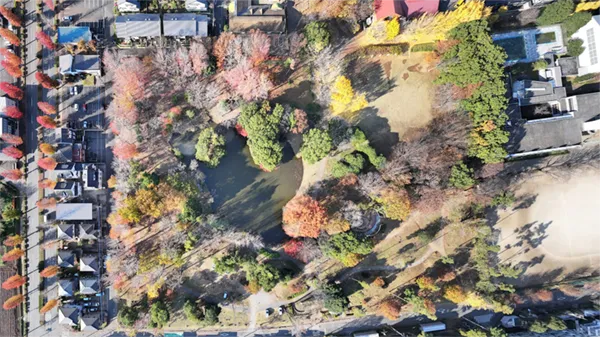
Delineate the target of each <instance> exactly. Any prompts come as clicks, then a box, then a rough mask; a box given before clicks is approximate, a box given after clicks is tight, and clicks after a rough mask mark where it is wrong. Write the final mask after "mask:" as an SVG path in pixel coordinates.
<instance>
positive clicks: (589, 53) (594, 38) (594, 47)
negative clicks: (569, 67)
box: [571, 15, 600, 76]
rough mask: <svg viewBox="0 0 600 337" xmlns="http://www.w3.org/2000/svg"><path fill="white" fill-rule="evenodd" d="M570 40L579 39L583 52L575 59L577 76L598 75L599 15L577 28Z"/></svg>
mask: <svg viewBox="0 0 600 337" xmlns="http://www.w3.org/2000/svg"><path fill="white" fill-rule="evenodd" d="M571 38H572V39H581V40H582V41H583V47H585V50H584V51H583V53H582V54H581V55H579V57H578V58H577V59H578V61H579V68H578V71H577V73H578V75H579V76H581V75H585V74H591V73H600V62H599V60H598V57H599V55H598V47H600V15H595V16H593V17H592V19H591V20H590V22H588V23H587V24H586V25H585V26H583V27H581V28H579V30H578V31H577V32H575V34H573V36H571Z"/></svg>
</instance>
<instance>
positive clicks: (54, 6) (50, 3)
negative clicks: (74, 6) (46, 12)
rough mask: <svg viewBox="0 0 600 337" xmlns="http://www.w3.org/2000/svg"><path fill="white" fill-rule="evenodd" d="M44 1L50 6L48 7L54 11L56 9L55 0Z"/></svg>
mask: <svg viewBox="0 0 600 337" xmlns="http://www.w3.org/2000/svg"><path fill="white" fill-rule="evenodd" d="M44 3H45V4H46V6H48V8H50V10H51V11H54V9H55V8H56V5H55V4H54V0H44Z"/></svg>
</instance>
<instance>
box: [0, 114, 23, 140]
mask: <svg viewBox="0 0 600 337" xmlns="http://www.w3.org/2000/svg"><path fill="white" fill-rule="evenodd" d="M0 123H2V127H1V128H0V136H2V135H4V134H7V133H10V134H11V135H19V122H17V121H15V120H14V119H12V118H8V117H0Z"/></svg>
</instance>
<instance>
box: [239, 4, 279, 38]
mask: <svg viewBox="0 0 600 337" xmlns="http://www.w3.org/2000/svg"><path fill="white" fill-rule="evenodd" d="M285 5H286V2H285V1H277V0H234V1H232V2H231V6H230V7H231V8H230V13H232V14H231V16H230V17H229V29H230V30H231V31H232V32H247V31H249V30H251V29H259V30H262V31H264V32H265V33H273V34H279V33H284V32H285V31H286V14H285Z"/></svg>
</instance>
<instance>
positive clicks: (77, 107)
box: [73, 103, 79, 111]
mask: <svg viewBox="0 0 600 337" xmlns="http://www.w3.org/2000/svg"><path fill="white" fill-rule="evenodd" d="M73 109H75V111H79V104H77V103H75V104H73Z"/></svg>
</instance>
